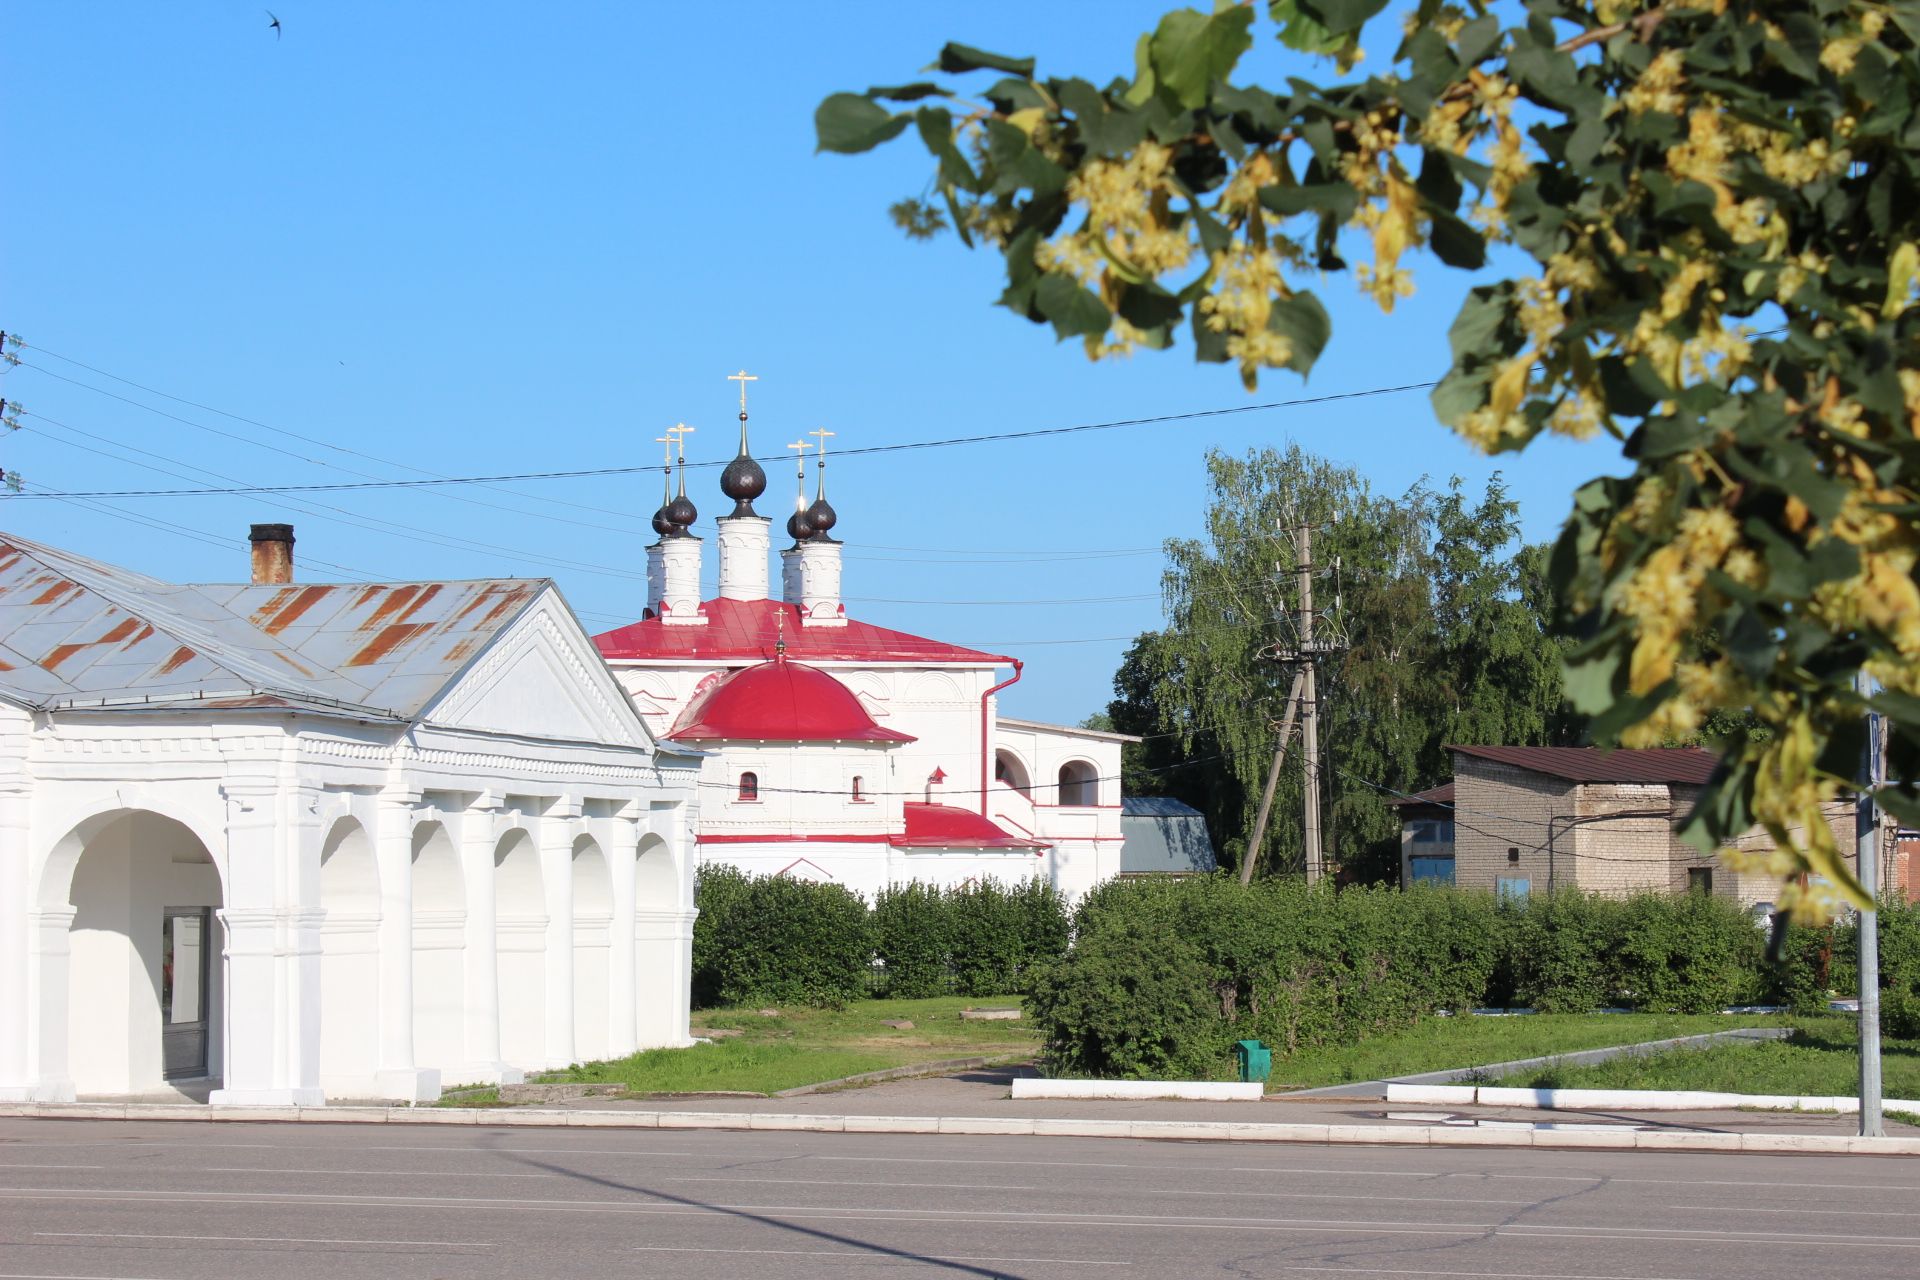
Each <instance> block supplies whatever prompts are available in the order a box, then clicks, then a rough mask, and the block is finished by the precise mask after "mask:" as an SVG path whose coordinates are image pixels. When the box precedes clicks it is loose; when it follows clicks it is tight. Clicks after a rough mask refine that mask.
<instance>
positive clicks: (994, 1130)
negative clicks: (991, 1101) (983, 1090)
mask: <svg viewBox="0 0 1920 1280" xmlns="http://www.w3.org/2000/svg"><path fill="white" fill-rule="evenodd" d="M938 1123H939V1126H940V1127H939V1128H938V1129H937V1130H936V1132H938V1133H982V1134H1018V1135H1020V1136H1021V1137H1032V1136H1033V1121H1031V1120H1022V1119H1017V1118H1015V1117H1012V1116H941V1117H940V1119H939V1122H938Z"/></svg>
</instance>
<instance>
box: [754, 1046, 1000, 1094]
mask: <svg viewBox="0 0 1920 1280" xmlns="http://www.w3.org/2000/svg"><path fill="white" fill-rule="evenodd" d="M1031 1056H1032V1055H1031V1054H1002V1055H1000V1056H998V1057H992V1058H942V1059H941V1060H940V1061H938V1062H910V1063H908V1064H907V1065H906V1066H904V1067H886V1068H884V1069H882V1070H880V1071H862V1072H861V1073H860V1074H858V1075H852V1076H841V1077H840V1078H839V1079H838V1080H822V1081H820V1082H819V1083H818V1084H803V1085H798V1086H796V1087H794V1088H792V1089H781V1090H780V1091H778V1092H777V1093H768V1094H753V1095H751V1096H753V1097H766V1098H801V1097H805V1096H806V1095H807V1094H810V1093H826V1092H828V1091H829V1090H832V1089H856V1088H859V1087H860V1086H861V1085H865V1084H880V1083H882V1082H883V1081H887V1080H911V1079H912V1078H913V1077H915V1076H937V1075H944V1074H946V1073H947V1072H949V1071H975V1070H978V1069H979V1068H981V1067H1000V1066H1007V1065H1009V1064H1011V1063H1016V1062H1024V1061H1027V1060H1028V1059H1029V1058H1030V1057H1031Z"/></svg>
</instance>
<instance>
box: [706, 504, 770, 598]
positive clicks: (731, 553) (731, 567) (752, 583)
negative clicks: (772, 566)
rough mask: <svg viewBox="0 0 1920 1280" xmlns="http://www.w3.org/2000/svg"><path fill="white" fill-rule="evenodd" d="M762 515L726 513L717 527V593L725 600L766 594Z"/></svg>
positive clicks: (766, 542)
mask: <svg viewBox="0 0 1920 1280" xmlns="http://www.w3.org/2000/svg"><path fill="white" fill-rule="evenodd" d="M771 524H772V521H770V520H768V519H767V518H766V517H765V516H728V517H727V518H726V519H724V520H721V521H719V527H720V594H721V595H722V596H723V597H725V598H726V599H728V600H765V599H766V598H767V548H768V546H769V545H770V539H769V538H768V534H767V530H768V527H769V526H770V525H771Z"/></svg>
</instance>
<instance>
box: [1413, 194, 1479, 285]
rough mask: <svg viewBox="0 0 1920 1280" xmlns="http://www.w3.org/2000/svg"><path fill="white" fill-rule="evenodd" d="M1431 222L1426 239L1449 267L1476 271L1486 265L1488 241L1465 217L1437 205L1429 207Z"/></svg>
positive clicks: (1435, 253) (1437, 255) (1436, 254)
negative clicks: (1436, 206)
mask: <svg viewBox="0 0 1920 1280" xmlns="http://www.w3.org/2000/svg"><path fill="white" fill-rule="evenodd" d="M1428 216H1430V217H1431V218H1432V219H1433V226H1432V228H1431V230H1430V231H1429V232H1428V234H1427V243H1429V244H1430V245H1432V246H1433V252H1434V255H1435V256H1436V257H1438V258H1439V259H1440V261H1442V262H1444V263H1446V264H1447V265H1448V266H1450V267H1460V268H1462V269H1464V270H1467V271H1478V270H1479V269H1480V268H1481V267H1484V266H1486V265H1487V242H1486V240H1485V239H1484V238H1482V236H1481V235H1480V233H1479V232H1478V231H1475V230H1474V229H1473V228H1472V227H1471V226H1469V225H1468V224H1467V221H1466V220H1465V219H1464V218H1461V217H1459V216H1457V215H1455V214H1452V213H1448V212H1447V211H1445V210H1443V209H1439V208H1434V207H1431V206H1430V207H1429V209H1428Z"/></svg>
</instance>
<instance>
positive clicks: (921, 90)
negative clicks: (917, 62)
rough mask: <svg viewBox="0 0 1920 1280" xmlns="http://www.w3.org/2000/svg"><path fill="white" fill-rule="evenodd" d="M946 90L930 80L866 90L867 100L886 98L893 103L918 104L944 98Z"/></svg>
mask: <svg viewBox="0 0 1920 1280" xmlns="http://www.w3.org/2000/svg"><path fill="white" fill-rule="evenodd" d="M947 94H948V90H947V89H946V88H944V87H943V86H941V85H937V84H935V83H933V82H932V81H931V80H918V81H915V82H914V83H913V84H893V85H876V86H875V87H874V88H871V89H869V90H867V96H868V97H869V98H886V99H889V100H891V101H893V102H918V101H919V100H920V99H922V98H939V97H945V96H947Z"/></svg>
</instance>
